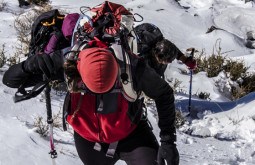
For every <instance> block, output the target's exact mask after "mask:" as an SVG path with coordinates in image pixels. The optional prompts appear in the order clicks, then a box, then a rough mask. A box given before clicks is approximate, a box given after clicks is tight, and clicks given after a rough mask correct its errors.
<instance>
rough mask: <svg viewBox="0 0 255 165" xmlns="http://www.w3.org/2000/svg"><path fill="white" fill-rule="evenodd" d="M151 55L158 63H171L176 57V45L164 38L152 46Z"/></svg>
mask: <svg viewBox="0 0 255 165" xmlns="http://www.w3.org/2000/svg"><path fill="white" fill-rule="evenodd" d="M152 55H153V56H155V58H156V59H157V61H158V62H159V63H162V64H168V63H171V62H172V61H173V60H174V59H175V58H176V57H177V50H176V46H175V45H174V44H173V43H172V42H170V41H169V40H167V39H165V38H164V39H163V40H161V41H159V42H157V44H156V45H155V47H154V48H152Z"/></svg>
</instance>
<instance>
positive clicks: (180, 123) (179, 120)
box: [174, 110, 185, 128]
mask: <svg viewBox="0 0 255 165" xmlns="http://www.w3.org/2000/svg"><path fill="white" fill-rule="evenodd" d="M175 114H176V118H175V122H174V125H175V127H176V128H181V127H182V126H183V125H184V124H185V119H184V116H183V115H182V113H180V112H179V111H177V110H175Z"/></svg>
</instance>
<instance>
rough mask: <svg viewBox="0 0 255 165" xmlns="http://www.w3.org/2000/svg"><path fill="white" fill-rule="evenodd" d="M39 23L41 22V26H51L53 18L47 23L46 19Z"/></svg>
mask: <svg viewBox="0 0 255 165" xmlns="http://www.w3.org/2000/svg"><path fill="white" fill-rule="evenodd" d="M41 24H43V26H52V25H55V18H53V19H52V22H51V23H49V22H47V21H45V22H44V21H42V22H41Z"/></svg>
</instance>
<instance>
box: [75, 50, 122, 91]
mask: <svg viewBox="0 0 255 165" xmlns="http://www.w3.org/2000/svg"><path fill="white" fill-rule="evenodd" d="M118 68H119V67H118V63H117V61H116V59H115V57H114V56H113V54H112V53H111V52H110V51H109V50H107V49H104V48H97V47H95V48H88V49H84V50H83V51H81V52H80V53H79V57H78V61H77V69H78V72H79V74H80V76H81V78H82V81H83V82H84V84H85V85H86V87H87V88H88V89H89V90H90V91H91V92H94V93H105V92H108V91H110V90H111V89H112V88H113V86H114V85H115V82H116V79H117V75H118Z"/></svg>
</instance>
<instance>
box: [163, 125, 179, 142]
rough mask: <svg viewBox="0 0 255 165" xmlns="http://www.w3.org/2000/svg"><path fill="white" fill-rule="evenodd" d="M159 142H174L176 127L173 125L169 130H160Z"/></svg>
mask: <svg viewBox="0 0 255 165" xmlns="http://www.w3.org/2000/svg"><path fill="white" fill-rule="evenodd" d="M160 142H161V143H167V144H174V143H175V142H176V129H175V127H174V128H172V129H170V130H169V131H161V132H160Z"/></svg>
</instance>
